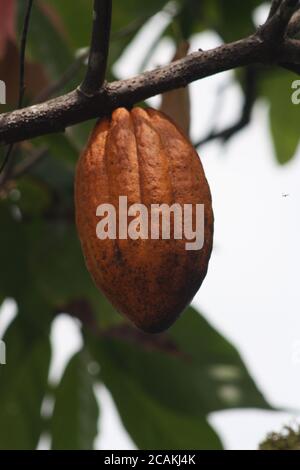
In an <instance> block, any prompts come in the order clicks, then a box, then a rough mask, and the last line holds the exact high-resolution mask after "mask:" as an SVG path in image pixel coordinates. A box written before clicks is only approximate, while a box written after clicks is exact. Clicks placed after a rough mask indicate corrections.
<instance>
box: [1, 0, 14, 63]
mask: <svg viewBox="0 0 300 470" xmlns="http://www.w3.org/2000/svg"><path fill="white" fill-rule="evenodd" d="M15 18H16V0H1V2H0V58H1V57H3V55H4V53H5V50H6V45H7V42H8V41H9V40H10V39H14V38H15Z"/></svg>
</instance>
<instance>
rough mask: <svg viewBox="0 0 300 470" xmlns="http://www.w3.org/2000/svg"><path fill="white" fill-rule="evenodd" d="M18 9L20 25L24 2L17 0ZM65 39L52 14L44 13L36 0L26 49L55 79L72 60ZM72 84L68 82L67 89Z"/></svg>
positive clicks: (24, 6) (24, 8) (24, 9)
mask: <svg viewBox="0 0 300 470" xmlns="http://www.w3.org/2000/svg"><path fill="white" fill-rule="evenodd" d="M47 3H48V2H47ZM18 11H19V23H20V25H22V24H23V21H24V15H25V11H26V2H18ZM19 30H21V27H19ZM65 39H66V38H65V37H64V35H63V32H62V31H60V29H59V26H58V24H57V22H55V20H54V18H53V16H51V15H48V14H46V12H45V10H43V8H41V4H39V3H37V2H36V3H35V4H34V7H33V9H32V16H31V20H30V30H29V34H28V39H27V51H28V53H29V54H30V55H31V56H32V57H33V58H34V59H35V60H36V61H37V62H39V63H41V64H43V66H44V67H45V69H46V70H47V72H48V74H49V77H50V78H52V79H55V80H56V79H59V78H60V77H61V75H62V73H63V72H64V71H65V70H66V69H67V68H68V66H69V65H70V64H71V63H72V62H73V61H74V56H73V54H72V50H71V47H70V45H68V43H67V41H66V40H65ZM73 86H74V83H72V84H70V83H69V84H68V88H69V89H70V88H73ZM65 91H66V90H65V89H64V90H62V92H65Z"/></svg>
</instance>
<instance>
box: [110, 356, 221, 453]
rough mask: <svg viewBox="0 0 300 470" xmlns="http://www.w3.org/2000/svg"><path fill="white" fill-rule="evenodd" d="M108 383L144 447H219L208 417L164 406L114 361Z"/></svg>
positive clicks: (127, 424)
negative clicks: (191, 414) (176, 410)
mask: <svg viewBox="0 0 300 470" xmlns="http://www.w3.org/2000/svg"><path fill="white" fill-rule="evenodd" d="M105 383H106V386H107V387H108V388H109V390H110V392H111V393H112V396H113V398H114V400H115V403H116V405H117V408H118V410H119V413H120V416H121V419H122V421H123V424H124V426H125V427H126V429H127V431H128V432H129V434H130V436H131V437H132V439H133V440H134V442H135V444H136V445H137V446H138V448H140V449H145V450H147V449H155V450H159V449H165V450H167V449H186V450H188V449H206V450H209V449H215V450H219V449H221V448H222V444H221V442H220V440H219V438H218V436H217V434H216V433H215V432H214V431H213V429H212V428H211V427H210V426H209V424H208V423H207V421H206V419H205V418H204V417H195V418H193V417H191V416H187V415H184V414H181V413H177V412H175V411H173V410H170V409H168V408H167V407H165V406H162V405H161V404H160V403H159V402H158V401H156V400H154V399H152V398H151V397H150V396H149V394H147V393H146V392H145V391H144V390H143V389H142V387H140V386H139V385H137V383H136V381H134V380H132V379H131V377H129V376H128V375H127V374H126V373H124V371H123V370H122V369H121V368H120V367H118V366H117V365H116V364H115V363H114V361H111V362H110V364H109V369H108V371H106V373H105Z"/></svg>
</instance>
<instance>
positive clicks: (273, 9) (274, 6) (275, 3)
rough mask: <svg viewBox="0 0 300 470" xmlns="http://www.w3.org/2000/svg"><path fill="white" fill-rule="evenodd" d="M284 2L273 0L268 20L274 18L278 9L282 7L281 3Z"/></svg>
mask: <svg viewBox="0 0 300 470" xmlns="http://www.w3.org/2000/svg"><path fill="white" fill-rule="evenodd" d="M281 3H282V0H273V1H272V4H271V8H270V12H269V16H268V20H269V19H270V18H272V16H274V15H275V13H276V12H277V11H278V8H279V7H280V4H281Z"/></svg>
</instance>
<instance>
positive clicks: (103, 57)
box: [79, 0, 112, 97]
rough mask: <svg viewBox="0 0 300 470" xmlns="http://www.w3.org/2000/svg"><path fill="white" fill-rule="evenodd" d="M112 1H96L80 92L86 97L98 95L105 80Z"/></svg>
mask: <svg viewBox="0 0 300 470" xmlns="http://www.w3.org/2000/svg"><path fill="white" fill-rule="evenodd" d="M111 14H112V0H94V10H93V32H92V40H91V47H90V55H89V61H88V68H87V73H86V76H85V79H84V81H83V82H82V84H81V85H80V87H79V90H80V91H81V92H82V93H83V94H84V95H86V96H88V97H90V96H94V95H95V94H97V93H98V92H99V91H100V89H101V87H102V85H103V83H104V80H105V74H106V65H107V58H108V50H109V38H110V29H111Z"/></svg>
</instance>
